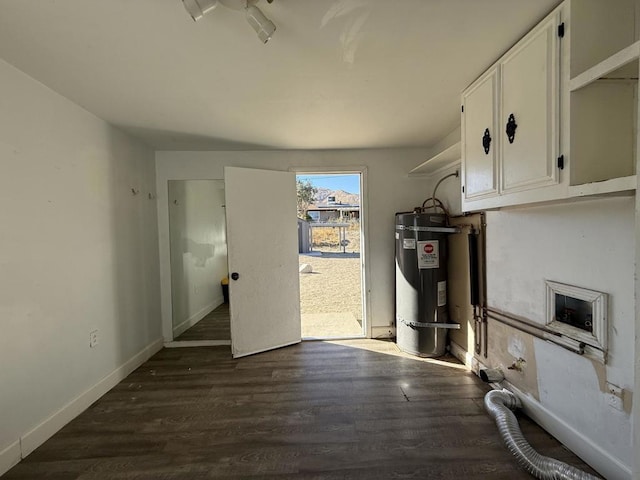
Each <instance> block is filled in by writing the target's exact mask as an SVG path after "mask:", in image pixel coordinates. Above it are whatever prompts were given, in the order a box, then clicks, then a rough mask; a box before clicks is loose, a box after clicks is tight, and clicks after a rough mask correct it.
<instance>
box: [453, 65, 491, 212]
mask: <svg viewBox="0 0 640 480" xmlns="http://www.w3.org/2000/svg"><path fill="white" fill-rule="evenodd" d="M497 82H498V70H497V67H494V68H492V69H491V70H489V71H488V72H487V73H486V74H485V75H483V76H482V77H481V78H480V79H479V80H477V81H476V82H475V83H474V84H473V85H471V86H470V87H469V88H468V89H467V90H466V91H465V92H464V93H463V94H462V105H463V112H462V159H463V162H462V168H463V172H462V173H463V182H464V183H463V185H464V199H465V200H475V199H479V198H486V197H490V196H493V195H497V194H498V188H497V187H498V185H497V181H496V180H497V170H496V159H497V156H496V152H497V151H498V148H497V147H498V143H499V139H498V137H499V133H498V132H497V131H496V98H497V97H496V94H497V87H498V85H497Z"/></svg>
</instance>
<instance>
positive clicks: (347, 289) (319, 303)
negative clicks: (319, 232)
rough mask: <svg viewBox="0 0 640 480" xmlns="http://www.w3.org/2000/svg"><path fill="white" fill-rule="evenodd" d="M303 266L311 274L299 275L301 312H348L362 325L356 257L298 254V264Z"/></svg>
mask: <svg viewBox="0 0 640 480" xmlns="http://www.w3.org/2000/svg"><path fill="white" fill-rule="evenodd" d="M304 263H307V264H309V265H311V267H312V268H313V272H312V273H301V274H300V308H301V313H302V314H305V313H340V312H350V313H352V314H353V316H354V317H355V318H356V320H358V322H359V323H360V324H361V325H362V293H361V288H362V282H361V278H360V274H361V270H360V254H359V253H346V254H343V253H332V252H324V253H323V254H322V255H321V256H314V255H304V254H301V255H300V264H301V265H302V264H304Z"/></svg>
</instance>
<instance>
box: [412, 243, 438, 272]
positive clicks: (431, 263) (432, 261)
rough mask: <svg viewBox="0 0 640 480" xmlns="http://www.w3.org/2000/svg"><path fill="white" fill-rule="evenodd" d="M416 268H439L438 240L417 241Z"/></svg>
mask: <svg viewBox="0 0 640 480" xmlns="http://www.w3.org/2000/svg"><path fill="white" fill-rule="evenodd" d="M417 253H418V268H420V269H423V268H440V248H439V245H438V240H427V241H424V242H417Z"/></svg>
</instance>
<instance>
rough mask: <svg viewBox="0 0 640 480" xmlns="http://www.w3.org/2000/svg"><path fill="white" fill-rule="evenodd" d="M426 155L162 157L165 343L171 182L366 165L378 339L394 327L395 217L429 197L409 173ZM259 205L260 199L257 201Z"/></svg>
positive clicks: (371, 291)
mask: <svg viewBox="0 0 640 480" xmlns="http://www.w3.org/2000/svg"><path fill="white" fill-rule="evenodd" d="M426 153H427V152H426V151H425V150H421V149H406V150H404V149H403V150H345V151H250V152H156V179H157V187H158V188H157V190H158V225H159V234H160V257H161V265H160V268H161V271H160V272H161V273H160V276H161V284H162V314H163V326H164V332H165V338H167V337H168V336H170V335H171V332H170V331H169V327H170V325H171V320H170V318H168V316H169V315H170V312H171V304H170V293H169V292H170V265H169V250H168V244H169V239H168V235H169V228H168V212H167V181H168V180H171V179H221V178H223V169H224V166H226V165H230V166H236V167H246V168H263V169H267V170H288V169H290V168H301V169H308V170H309V171H313V170H314V168H315V169H317V168H335V169H336V170H339V169H347V170H348V169H349V168H352V169H353V168H355V167H360V166H365V167H366V169H367V174H366V178H367V185H366V191H364V192H363V196H364V197H367V198H366V199H365V198H363V203H364V202H367V203H365V205H366V206H367V207H368V211H367V212H365V215H366V216H367V219H365V221H367V220H368V223H367V225H368V251H367V254H368V263H369V265H368V267H369V269H368V277H369V278H367V279H366V281H367V288H368V292H367V293H368V302H369V304H368V306H369V309H368V311H369V316H370V317H369V321H370V325H372V326H373V330H372V335H373V336H377V335H379V334H384V333H386V332H387V331H388V327H389V325H391V324H392V323H393V322H394V301H393V298H394V281H395V280H394V213H395V212H396V211H401V210H411V209H412V208H413V207H415V206H416V205H419V204H421V203H422V201H423V200H424V198H426V196H428V195H429V194H428V190H427V189H425V188H424V187H425V185H426V183H427V182H426V180H425V179H423V178H409V177H408V176H407V172H408V171H409V170H411V169H412V168H413V167H415V166H416V165H418V164H420V163H422V162H423V161H424V160H425V159H426V157H427V155H426ZM257 200H259V199H257Z"/></svg>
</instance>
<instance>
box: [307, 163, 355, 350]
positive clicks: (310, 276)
mask: <svg viewBox="0 0 640 480" xmlns="http://www.w3.org/2000/svg"><path fill="white" fill-rule="evenodd" d="M296 189H297V199H298V205H297V208H298V250H299V259H300V313H301V326H302V337H303V338H304V339H328V338H354V337H364V336H365V331H366V318H365V310H366V309H365V308H364V296H363V292H364V291H365V290H364V287H363V278H364V275H363V272H364V269H363V266H364V253H365V252H364V245H365V242H364V234H363V232H364V229H363V219H364V218H365V216H364V215H363V205H362V204H363V202H362V201H361V199H362V195H361V192H362V190H363V189H362V174H361V173H360V172H339V173H338V172H332V173H327V172H323V173H298V174H297V176H296Z"/></svg>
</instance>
